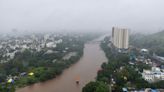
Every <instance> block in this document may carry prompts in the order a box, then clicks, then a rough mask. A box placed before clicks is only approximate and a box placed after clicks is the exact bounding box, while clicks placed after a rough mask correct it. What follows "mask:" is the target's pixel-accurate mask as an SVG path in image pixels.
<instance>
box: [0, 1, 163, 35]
mask: <svg viewBox="0 0 164 92" xmlns="http://www.w3.org/2000/svg"><path fill="white" fill-rule="evenodd" d="M163 4H164V1H163V0H135V1H134V0H103V1H102V0H101V1H99V0H78V1H77V0H60V1H59V0H46V1H44V0H35V1H34V0H12V1H9V0H1V1H0V32H1V33H2V32H3V33H6V32H12V31H13V30H14V29H16V30H17V31H18V32H34V31H35V32H40V31H60V32H61V31H63V32H65V31H66V32H78V31H81V32H82V31H85V32H97V31H98V32H100V31H104V32H107V31H111V28H112V27H113V26H118V27H126V28H128V29H130V30H131V31H132V32H142V33H147V32H149V33H153V32H158V31H161V30H163V29H164V27H163V25H164V21H163V19H164V13H163V12H162V11H163V10H162V9H163V8H164V6H163Z"/></svg>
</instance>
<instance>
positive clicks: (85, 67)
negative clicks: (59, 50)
mask: <svg viewBox="0 0 164 92" xmlns="http://www.w3.org/2000/svg"><path fill="white" fill-rule="evenodd" d="M101 39H102V38H101ZM99 40H100V39H96V40H94V41H91V42H88V43H86V44H85V48H84V55H83V57H81V59H80V60H79V61H78V62H77V63H76V64H74V65H72V66H70V67H69V68H68V69H66V70H65V71H64V72H63V73H62V74H61V75H60V76H58V77H57V78H54V79H52V80H48V81H46V82H43V83H36V84H34V85H31V86H27V87H24V88H20V89H17V91H16V92H81V91H82V88H83V87H84V85H85V84H87V83H88V82H90V81H94V80H95V78H96V75H97V71H98V70H99V69H100V66H101V64H102V63H103V62H107V59H106V57H105V54H104V52H103V51H102V50H101V48H100V46H99V44H100V43H98V42H96V41H99ZM77 76H79V77H80V83H79V85H77V84H76V82H75V78H76V77H77Z"/></svg>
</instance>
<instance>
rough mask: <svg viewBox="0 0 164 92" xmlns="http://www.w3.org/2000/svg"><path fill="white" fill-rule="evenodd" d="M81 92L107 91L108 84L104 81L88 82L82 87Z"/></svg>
mask: <svg viewBox="0 0 164 92" xmlns="http://www.w3.org/2000/svg"><path fill="white" fill-rule="evenodd" d="M82 92H109V86H108V85H107V84H105V83H104V82H98V81H97V82H90V83H88V84H87V85H86V86H85V87H84V88H83V90H82Z"/></svg>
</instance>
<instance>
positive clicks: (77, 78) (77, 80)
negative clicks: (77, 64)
mask: <svg viewBox="0 0 164 92" xmlns="http://www.w3.org/2000/svg"><path fill="white" fill-rule="evenodd" d="M75 80H76V84H79V82H80V77H79V76H77V77H76V79H75Z"/></svg>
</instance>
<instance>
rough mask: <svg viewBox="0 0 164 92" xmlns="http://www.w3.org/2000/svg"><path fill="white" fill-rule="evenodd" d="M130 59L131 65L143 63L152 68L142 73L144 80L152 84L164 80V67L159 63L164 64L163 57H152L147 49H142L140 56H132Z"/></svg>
mask: <svg viewBox="0 0 164 92" xmlns="http://www.w3.org/2000/svg"><path fill="white" fill-rule="evenodd" d="M130 59H131V62H130V64H135V63H138V62H141V63H143V64H146V65H149V66H151V69H150V70H146V69H143V72H141V74H142V78H143V79H145V80H146V81H148V82H150V83H151V82H157V81H160V80H164V65H161V64H160V63H159V62H162V61H161V60H162V57H159V56H157V55H153V56H150V54H149V51H148V50H147V49H141V50H140V51H139V55H138V56H135V55H134V54H131V56H130Z"/></svg>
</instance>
